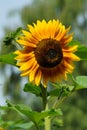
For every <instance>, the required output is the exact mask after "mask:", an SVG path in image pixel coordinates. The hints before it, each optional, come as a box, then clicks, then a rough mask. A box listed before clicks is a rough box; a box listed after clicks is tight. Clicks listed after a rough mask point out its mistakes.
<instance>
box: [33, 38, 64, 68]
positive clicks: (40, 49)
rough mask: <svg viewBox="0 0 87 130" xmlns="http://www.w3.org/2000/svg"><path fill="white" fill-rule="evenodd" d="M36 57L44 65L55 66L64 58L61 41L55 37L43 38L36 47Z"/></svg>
mask: <svg viewBox="0 0 87 130" xmlns="http://www.w3.org/2000/svg"><path fill="white" fill-rule="evenodd" d="M35 58H36V60H37V62H38V64H39V65H40V66H42V67H47V68H51V67H55V66H56V65H58V64H59V63H60V62H61V61H62V59H63V53H62V48H61V46H60V43H59V42H58V41H56V40H54V39H43V40H42V41H40V42H39V44H38V45H37V48H36V49H35Z"/></svg>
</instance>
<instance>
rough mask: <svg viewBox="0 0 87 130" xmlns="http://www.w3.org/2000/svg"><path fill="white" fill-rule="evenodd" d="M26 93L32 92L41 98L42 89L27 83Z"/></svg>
mask: <svg viewBox="0 0 87 130" xmlns="http://www.w3.org/2000/svg"><path fill="white" fill-rule="evenodd" d="M24 92H30V93H33V94H36V95H37V96H41V88H40V86H36V85H34V84H32V83H27V84H25V86H24Z"/></svg>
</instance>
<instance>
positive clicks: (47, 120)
mask: <svg viewBox="0 0 87 130" xmlns="http://www.w3.org/2000/svg"><path fill="white" fill-rule="evenodd" d="M48 109H49V108H48V103H47V104H46V108H45V110H48ZM45 130H51V119H50V117H46V118H45Z"/></svg>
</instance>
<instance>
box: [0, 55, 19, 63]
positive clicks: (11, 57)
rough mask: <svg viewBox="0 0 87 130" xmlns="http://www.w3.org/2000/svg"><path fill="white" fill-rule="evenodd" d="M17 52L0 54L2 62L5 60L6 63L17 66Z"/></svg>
mask: <svg viewBox="0 0 87 130" xmlns="http://www.w3.org/2000/svg"><path fill="white" fill-rule="evenodd" d="M15 56H16V55H15V54H14V53H9V54H4V55H0V62H3V63H5V64H11V65H14V66H16V62H17V61H16V60H15V59H14V58H15Z"/></svg>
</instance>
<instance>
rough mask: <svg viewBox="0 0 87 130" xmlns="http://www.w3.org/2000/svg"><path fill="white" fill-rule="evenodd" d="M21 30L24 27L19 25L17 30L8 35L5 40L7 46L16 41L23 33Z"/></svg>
mask: <svg viewBox="0 0 87 130" xmlns="http://www.w3.org/2000/svg"><path fill="white" fill-rule="evenodd" d="M21 30H22V28H21V27H19V28H17V30H16V31H14V32H11V33H10V34H9V35H8V36H6V37H5V38H4V41H3V42H4V43H5V45H6V46H8V45H11V44H12V43H13V41H15V40H16V39H17V38H18V37H19V36H21V35H23V34H22V31H21Z"/></svg>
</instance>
